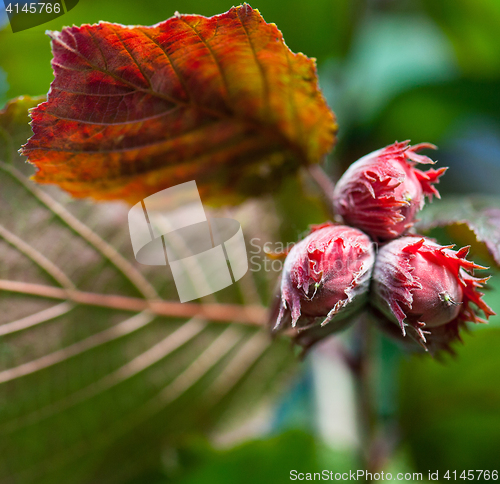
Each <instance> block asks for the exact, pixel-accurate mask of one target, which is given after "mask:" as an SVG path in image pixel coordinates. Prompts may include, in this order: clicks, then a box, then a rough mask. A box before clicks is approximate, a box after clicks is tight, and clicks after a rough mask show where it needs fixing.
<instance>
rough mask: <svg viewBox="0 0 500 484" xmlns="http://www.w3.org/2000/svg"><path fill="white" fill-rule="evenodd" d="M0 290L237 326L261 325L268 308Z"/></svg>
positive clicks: (23, 285)
mask: <svg viewBox="0 0 500 484" xmlns="http://www.w3.org/2000/svg"><path fill="white" fill-rule="evenodd" d="M0 291H8V292H15V293H21V294H29V295H32V296H41V297H46V298H50V299H60V300H69V301H72V302H74V303H77V304H85V305H89V306H100V307H106V308H114V309H122V310H124V311H134V312H140V311H150V312H151V313H153V314H156V315H158V316H170V317H181V318H192V317H195V316H198V317H200V318H204V319H207V320H210V321H220V322H227V323H240V324H247V325H251V326H263V324H264V322H265V321H266V317H267V309H266V308H264V307H262V306H242V305H238V304H216V303H210V304H196V303H180V302H175V301H164V300H161V299H152V300H147V299H141V298H135V297H127V296H119V295H112V294H96V293H92V292H84V291H79V290H67V289H63V288H60V287H54V286H46V285H43V284H33V283H29V282H18V281H8V280H0Z"/></svg>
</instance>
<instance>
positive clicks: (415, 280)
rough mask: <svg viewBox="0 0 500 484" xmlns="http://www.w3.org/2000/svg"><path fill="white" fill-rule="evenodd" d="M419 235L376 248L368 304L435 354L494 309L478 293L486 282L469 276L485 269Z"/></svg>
mask: <svg viewBox="0 0 500 484" xmlns="http://www.w3.org/2000/svg"><path fill="white" fill-rule="evenodd" d="M452 247H453V246H441V245H438V244H437V243H435V242H434V241H433V240H431V239H429V238H427V237H423V236H407V237H402V238H400V239H396V240H393V241H391V242H389V243H387V244H386V245H384V246H383V247H381V248H380V250H379V252H378V254H377V260H376V263H375V267H374V270H373V282H372V297H371V300H370V302H371V304H372V305H373V306H374V307H375V308H376V309H378V310H379V311H380V312H382V313H383V314H384V315H385V317H386V318H387V319H388V320H390V321H392V322H394V323H397V324H398V325H399V326H400V329H401V332H402V335H403V336H405V335H406V333H407V331H408V334H409V335H410V336H412V337H413V338H414V339H415V340H416V341H417V342H419V343H420V344H421V345H422V346H423V347H424V348H428V346H432V347H433V349H435V350H439V349H443V348H445V349H446V348H447V347H449V343H451V342H452V341H453V340H455V339H457V338H458V337H459V330H460V327H461V326H464V325H465V323H466V322H473V323H485V322H486V321H485V320H484V319H482V318H480V317H479V316H478V315H477V310H475V309H474V308H473V307H472V306H471V304H472V303H473V304H474V305H475V306H476V307H477V309H479V310H481V311H482V312H483V313H484V315H485V318H486V319H487V318H489V316H491V315H493V314H494V312H493V310H492V309H491V308H490V307H489V306H488V305H487V304H486V303H485V302H484V301H483V300H482V296H483V294H482V293H480V292H479V291H478V288H481V287H482V285H483V284H484V283H485V282H486V281H487V280H488V279H489V278H488V277H486V278H476V277H474V276H472V275H471V274H470V271H473V270H474V269H485V267H481V266H479V265H477V264H475V263H474V262H471V261H468V260H467V259H466V256H467V254H468V252H469V248H468V247H464V248H462V249H460V250H458V251H455V250H452Z"/></svg>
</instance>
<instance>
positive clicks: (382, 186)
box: [333, 141, 446, 241]
mask: <svg viewBox="0 0 500 484" xmlns="http://www.w3.org/2000/svg"><path fill="white" fill-rule="evenodd" d="M424 148H430V149H436V147H435V146H434V145H432V144H430V143H421V144H418V145H414V146H410V145H409V141H403V142H401V143H398V142H395V143H394V144H392V145H389V146H386V147H385V148H382V149H381V150H377V151H374V152H373V153H370V154H368V155H366V156H364V157H363V158H361V159H359V160H358V161H356V162H355V163H353V164H352V165H351V166H350V167H349V169H348V170H347V171H346V172H345V173H344V175H343V176H342V177H341V178H340V180H339V181H338V183H337V185H336V187H335V190H334V192H333V205H334V209H335V211H336V213H338V214H339V215H341V216H342V218H343V220H344V222H345V223H347V224H349V225H352V226H354V227H357V228H359V229H361V230H363V231H364V232H366V233H367V234H368V235H370V236H371V237H372V238H373V239H375V240H380V241H384V240H390V239H394V238H396V237H399V236H400V235H402V234H404V233H405V232H406V231H407V230H408V229H409V228H410V227H411V226H412V225H413V223H414V220H415V215H416V213H417V212H418V211H419V210H421V209H422V207H423V205H424V199H425V196H427V197H428V198H429V199H430V200H432V196H433V195H435V196H436V197H438V198H440V196H439V192H438V191H437V190H436V188H435V187H434V186H433V185H434V184H435V183H438V181H439V177H440V176H441V175H442V174H443V173H444V172H445V171H446V168H440V169H439V170H434V169H432V168H431V169H429V170H427V171H426V172H423V171H420V170H419V169H417V168H415V166H416V165H417V163H421V164H433V163H434V161H432V160H431V159H430V158H428V157H427V156H423V155H419V154H417V152H418V151H420V150H421V149H424Z"/></svg>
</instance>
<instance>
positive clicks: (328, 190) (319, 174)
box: [308, 165, 335, 212]
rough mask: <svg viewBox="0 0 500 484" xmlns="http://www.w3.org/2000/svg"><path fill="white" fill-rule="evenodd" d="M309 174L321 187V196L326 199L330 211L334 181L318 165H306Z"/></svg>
mask: <svg viewBox="0 0 500 484" xmlns="http://www.w3.org/2000/svg"><path fill="white" fill-rule="evenodd" d="M308 171H309V175H310V176H311V178H312V179H313V180H314V181H315V182H316V184H317V185H318V187H319V188H320V189H321V192H322V194H323V197H324V198H325V199H326V201H327V203H328V207H329V211H330V212H331V211H332V203H333V198H332V197H333V190H334V188H335V183H333V181H332V180H331V178H330V177H329V176H328V175H327V174H326V172H325V170H323V168H322V167H321V166H320V165H311V166H309V167H308Z"/></svg>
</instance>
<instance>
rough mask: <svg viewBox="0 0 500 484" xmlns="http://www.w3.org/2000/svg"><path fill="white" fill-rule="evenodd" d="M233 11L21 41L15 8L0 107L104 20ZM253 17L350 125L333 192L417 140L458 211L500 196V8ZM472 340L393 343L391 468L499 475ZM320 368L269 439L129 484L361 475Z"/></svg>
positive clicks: (461, 1)
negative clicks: (315, 72) (421, 350)
mask: <svg viewBox="0 0 500 484" xmlns="http://www.w3.org/2000/svg"><path fill="white" fill-rule="evenodd" d="M231 6H232V4H231V3H228V2H227V1H225V0H178V1H175V0H150V1H148V2H135V1H129V0H121V1H118V0H108V1H105V2H103V1H97V0H80V2H79V4H78V6H77V7H76V8H74V9H73V10H72V11H71V12H69V13H68V14H66V15H64V16H63V17H61V18H58V19H56V20H54V21H52V22H50V23H47V24H44V25H42V26H40V27H36V28H33V29H30V30H27V31H23V32H19V33H16V34H13V33H12V31H11V29H10V26H9V25H8V24H7V23H6V16H5V14H3V6H2V7H1V8H0V22H1V24H2V25H3V29H2V30H0V106H1V105H3V104H4V103H5V102H6V101H7V100H8V99H10V98H13V97H15V96H19V95H23V94H30V95H40V94H45V93H46V92H47V91H48V88H49V85H50V82H51V80H52V71H51V67H50V59H51V54H50V44H49V39H48V37H47V36H45V35H44V31H45V30H46V29H48V30H58V29H60V28H61V27H63V26H64V25H71V24H77V25H79V24H82V23H95V22H98V21H100V20H106V21H112V22H117V23H122V24H143V25H150V24H154V23H157V22H160V21H162V20H164V19H166V18H168V17H170V16H172V15H173V14H174V12H175V11H180V12H181V13H197V14H203V15H207V16H210V15H214V14H217V13H221V12H224V11H226V10H228V9H229V8H230V7H231ZM252 7H254V8H258V9H259V10H260V12H261V13H262V15H263V16H264V18H265V19H266V21H268V22H274V23H276V24H277V25H278V27H279V28H280V29H281V31H282V32H283V34H284V38H285V40H286V42H287V44H288V45H289V47H290V48H291V49H292V50H293V51H294V52H298V51H301V52H304V53H305V54H306V55H308V56H311V57H316V58H317V60H318V68H319V74H320V84H321V87H322V89H323V90H324V92H325V95H326V97H327V99H328V102H329V104H330V106H331V107H332V109H333V110H334V111H335V113H336V114H337V116H338V121H339V126H340V132H339V142H338V145H337V147H336V149H335V151H334V153H333V154H332V155H331V157H330V159H329V161H328V165H327V170H328V171H329V172H330V174H331V175H332V176H333V177H334V178H335V177H337V176H339V175H340V174H341V172H342V171H343V169H345V167H346V166H348V165H349V164H350V163H351V162H353V161H354V160H356V159H357V158H359V157H360V156H362V155H364V154H366V153H367V152H369V151H372V150H374V149H378V148H380V147H382V146H385V145H387V144H389V143H392V142H394V141H395V140H399V141H402V140H404V139H411V140H412V142H414V143H418V142H423V141H428V142H431V143H434V144H436V145H438V146H439V148H440V150H439V151H438V152H437V153H436V154H433V155H434V158H435V159H437V160H439V166H443V165H446V166H449V167H450V170H449V171H448V173H447V174H446V176H445V177H444V179H443V182H442V183H441V186H440V191H441V194H442V195H444V196H445V197H446V195H447V194H450V193H455V194H464V193H486V194H490V195H499V191H500V189H499V186H500V55H499V52H500V1H498V0H421V1H418V0H414V1H410V0H309V1H304V0H288V1H286V2H285V1H282V0H265V1H264V0H255V1H254V2H252ZM2 15H3V16H2ZM294 190H295V187H294V186H293V184H292V185H285V187H284V188H283V190H282V192H281V193H280V194H278V195H277V202H278V206H279V207H281V208H280V216H281V217H282V219H283V225H282V234H281V235H282V238H283V240H287V241H290V240H296V239H297V237H298V235H299V234H300V233H301V232H302V231H303V230H305V228H306V227H307V225H308V224H309V223H313V222H318V221H321V218H322V217H323V214H322V212H321V211H320V210H319V209H318V208H317V207H316V205H315V204H314V203H301V202H300V201H297V197H295V195H294V193H295V192H294ZM438 235H439V234H438ZM440 236H441V237H442V238H443V239H446V235H445V234H440ZM443 241H444V240H443ZM472 255H474V254H472ZM495 276H496V277H494V278H493V279H492V281H491V283H490V284H489V285H490V286H491V287H493V288H494V289H495V291H490V292H488V294H487V296H486V300H487V301H488V302H489V304H490V305H491V306H492V307H493V308H494V309H495V310H496V311H497V312H498V313H500V275H499V274H495ZM465 340H466V341H465V343H466V344H465V345H464V346H460V347H459V348H458V349H457V353H458V356H457V357H456V358H455V359H452V358H449V359H447V360H446V363H445V364H443V363H440V362H437V361H436V360H433V359H430V358H422V357H408V356H406V355H403V354H401V353H400V352H399V350H398V349H397V348H396V347H395V346H393V345H392V343H391V342H389V341H387V340H385V339H383V337H381V336H379V341H378V345H379V348H380V361H379V364H378V366H379V373H378V374H379V377H378V380H377V382H376V385H377V391H378V400H379V401H378V407H379V409H378V411H379V417H380V418H381V419H382V420H385V421H386V422H388V425H398V426H399V427H398V428H399V430H398V432H397V433H398V435H399V440H398V442H399V443H398V445H397V446H396V450H395V452H394V454H393V457H392V458H391V460H390V461H389V462H387V469H395V470H398V469H399V470H403V471H420V472H423V473H424V475H425V476H426V475H427V472H428V470H432V471H434V470H440V471H441V473H440V475H442V473H444V472H445V471H446V470H448V469H449V470H457V471H462V470H468V469H489V470H493V469H499V468H500V457H499V455H500V454H499V451H500V377H499V374H500V351H499V348H500V324H499V318H498V317H496V318H493V319H492V321H491V323H490V324H489V325H488V326H487V327H481V328H474V329H473V331H472V332H471V334H470V335H467V336H465ZM315 361H316V360H314V358H308V359H307V360H306V361H305V362H304V363H303V364H302V365H301V372H300V373H299V375H298V376H297V377H296V380H295V381H294V383H293V384H292V385H291V387H290V389H289V391H288V393H287V394H285V395H283V396H282V397H281V400H280V401H279V402H277V403H276V405H275V407H274V411H273V412H272V414H271V415H269V416H268V417H267V420H268V422H269V425H268V426H265V431H263V432H262V438H261V439H258V440H255V441H252V442H247V443H243V444H241V445H239V446H238V447H236V448H229V449H224V450H221V449H216V448H214V443H213V442H208V441H206V440H204V439H203V438H201V437H200V438H199V439H197V438H196V439H194V440H188V441H186V444H185V447H183V448H180V449H178V450H177V453H176V454H175V456H171V455H166V456H165V458H164V459H163V462H162V464H161V465H159V466H158V468H157V469H151V471H150V472H149V473H148V474H147V475H146V474H145V475H141V476H139V477H135V478H134V480H133V481H120V482H124V483H125V482H127V484H133V483H135V484H143V483H144V484H159V483H164V482H178V483H186V484H187V483H195V482H203V483H212V482H214V483H215V482H217V483H220V484H224V483H234V482H236V481H238V482H243V483H246V482H248V483H253V482H257V481H259V482H261V483H274V482H285V481H288V480H289V474H288V472H289V470H290V469H298V470H299V471H300V470H302V471H303V472H314V471H320V470H322V469H324V468H327V469H330V470H333V471H342V470H345V469H350V468H351V469H352V468H355V466H356V465H358V464H359V463H358V464H356V462H357V461H356V457H355V456H354V455H350V454H349V451H346V450H345V449H344V450H342V449H341V450H339V449H335V448H333V447H332V445H328V443H327V442H325V438H324V432H322V431H321V427H322V426H325V425H326V426H327V423H325V422H322V421H319V420H318V419H319V416H321V418H327V417H326V416H325V414H324V413H321V412H319V411H318V401H320V400H321V398H323V397H321V396H318V388H317V387H318V385H317V381H318V380H317V379H318V376H317V373H315V372H316V371H317V361H316V362H315ZM315 381H316V385H315V384H314V382H315ZM332 384H333V383H332ZM332 391H333V392H334V393H335V391H336V389H335V388H333V390H332ZM339 391H340V390H339ZM328 418H332V419H334V418H335V416H334V415H333V416H332V415H331V414H330V417H328ZM326 440H328V439H326ZM347 447H349V446H347ZM173 462H174V463H175V464H172V463H173ZM442 482H447V481H446V480H444V481H442ZM57 484H59V483H57Z"/></svg>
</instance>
